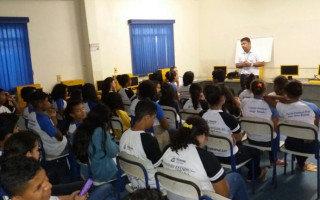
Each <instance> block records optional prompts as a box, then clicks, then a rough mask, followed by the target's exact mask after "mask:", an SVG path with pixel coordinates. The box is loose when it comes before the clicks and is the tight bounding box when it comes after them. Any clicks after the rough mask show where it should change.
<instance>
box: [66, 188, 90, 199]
mask: <svg viewBox="0 0 320 200" xmlns="http://www.w3.org/2000/svg"><path fill="white" fill-rule="evenodd" d="M79 193H80V191H79V190H78V191H75V192H73V193H72V194H71V195H70V197H71V199H73V200H86V199H87V198H88V197H89V194H88V192H87V193H86V194H85V195H83V196H81V197H79V196H78V195H79Z"/></svg>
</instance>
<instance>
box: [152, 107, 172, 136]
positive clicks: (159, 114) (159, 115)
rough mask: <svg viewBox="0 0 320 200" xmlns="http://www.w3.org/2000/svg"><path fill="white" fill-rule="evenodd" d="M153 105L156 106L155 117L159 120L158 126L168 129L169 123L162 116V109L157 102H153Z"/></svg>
mask: <svg viewBox="0 0 320 200" xmlns="http://www.w3.org/2000/svg"><path fill="white" fill-rule="evenodd" d="M155 105H156V106H157V119H158V120H159V122H160V126H161V127H162V128H163V129H165V130H168V129H169V123H168V121H167V119H166V118H165V116H164V113H163V110H162V108H161V106H160V105H159V104H158V103H155Z"/></svg>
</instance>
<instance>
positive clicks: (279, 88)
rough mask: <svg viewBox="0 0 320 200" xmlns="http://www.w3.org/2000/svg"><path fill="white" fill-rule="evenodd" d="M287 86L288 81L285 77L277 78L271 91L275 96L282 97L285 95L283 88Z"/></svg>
mask: <svg viewBox="0 0 320 200" xmlns="http://www.w3.org/2000/svg"><path fill="white" fill-rule="evenodd" d="M287 84H288V79H287V78H286V77H285V76H281V75H280V76H277V77H276V78H275V79H274V80H273V90H274V92H275V93H276V94H277V95H281V96H283V95H284V94H285V87H286V85H287Z"/></svg>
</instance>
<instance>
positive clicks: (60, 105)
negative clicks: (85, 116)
mask: <svg viewBox="0 0 320 200" xmlns="http://www.w3.org/2000/svg"><path fill="white" fill-rule="evenodd" d="M52 107H53V108H54V109H56V110H64V109H66V107H67V102H66V101H65V100H64V99H62V98H59V99H57V100H56V101H54V100H53V103H52ZM57 119H58V120H63V116H61V115H60V114H59V113H57Z"/></svg>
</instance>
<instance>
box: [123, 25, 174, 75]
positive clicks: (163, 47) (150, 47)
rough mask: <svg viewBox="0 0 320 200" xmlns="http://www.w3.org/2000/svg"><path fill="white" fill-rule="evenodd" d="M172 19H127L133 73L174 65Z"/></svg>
mask: <svg viewBox="0 0 320 200" xmlns="http://www.w3.org/2000/svg"><path fill="white" fill-rule="evenodd" d="M173 23H174V20H129V25H130V38H131V54H132V64H133V74H134V75H138V76H145V75H147V73H151V72H154V71H156V70H158V69H163V68H168V67H171V66H173V65H175V61H174V40H173Z"/></svg>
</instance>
